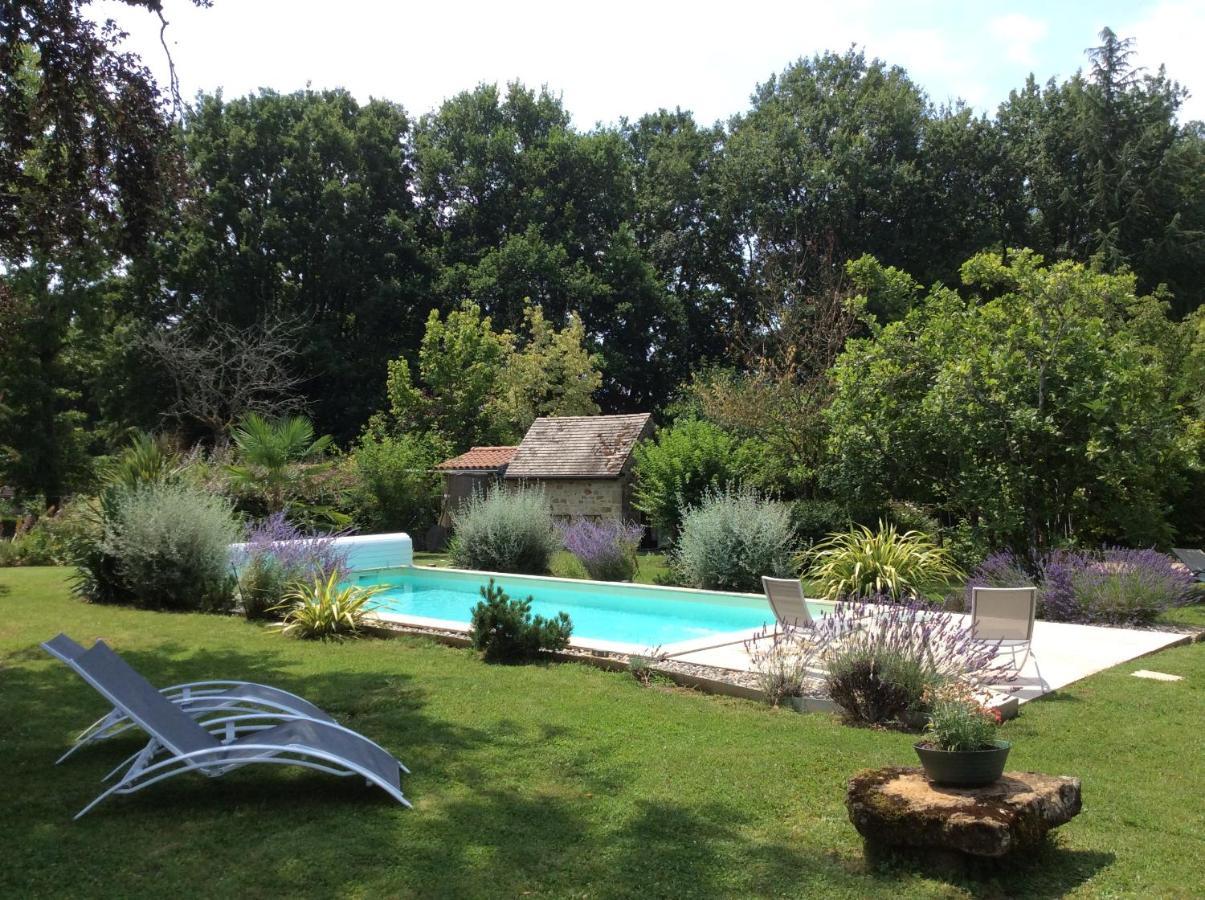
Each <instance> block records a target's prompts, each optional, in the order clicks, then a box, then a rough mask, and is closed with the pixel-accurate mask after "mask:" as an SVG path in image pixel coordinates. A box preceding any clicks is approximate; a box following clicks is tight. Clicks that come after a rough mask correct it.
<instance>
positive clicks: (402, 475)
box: [349, 434, 451, 535]
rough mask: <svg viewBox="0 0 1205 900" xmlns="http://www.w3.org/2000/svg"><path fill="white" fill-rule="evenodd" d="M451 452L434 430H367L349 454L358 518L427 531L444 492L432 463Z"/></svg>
mask: <svg viewBox="0 0 1205 900" xmlns="http://www.w3.org/2000/svg"><path fill="white" fill-rule="evenodd" d="M450 453H451V451H450V449H449V446H448V445H447V444H445V443H444V442H443V441H441V440H440V439H439V438H438V437H437V436H435V435H433V434H424V435H420V434H403V435H400V436H398V437H393V436H390V435H382V436H380V437H373V436H371V435H365V436H364V437H363V438H362V439H361V441H360V443H359V444H357V445H356V447H355V449H354V450H353V451H352V452H351V457H350V464H351V468H352V471H353V472H354V479H355V480H354V486H353V487H352V489H351V492H350V494H351V495H350V498H349V499H350V502H351V505H352V507H353V509H354V513H353V515H354V518H355V519H356V521H357V522H359V523H360V524H361V525H362V526H364V527H365V528H366V529H368V530H369V531H406V532H409V533H411V534H416V535H422V534H424V533H425V532H426V530H427V529H428V528H429V527H430V526H431V525H433V524H434V523H435V520H436V518H437V517H438V515H439V506H440V501H441V499H442V497H443V481H442V479H441V478H440V476H439V474H438V473H436V472H434V471H433V467H434V466H435V465H436V464H437V463H439V462H442V461H443V460H445V459H447V458H448V456H449V455H450Z"/></svg>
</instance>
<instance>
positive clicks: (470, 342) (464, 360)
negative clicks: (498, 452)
mask: <svg viewBox="0 0 1205 900" xmlns="http://www.w3.org/2000/svg"><path fill="white" fill-rule="evenodd" d="M585 340H586V335H585V331H584V330H583V328H582V324H581V320H580V319H578V318H577V317H576V316H570V318H569V323H568V325H567V326H566V327H565V328H564V329H562V330H560V331H558V330H557V329H556V328H555V327H553V324H552V323H551V322H549V321H548V320H547V319H546V318H545V317H544V312H543V310H542V309H541V308H540V307H538V306H527V307H525V309H524V311H523V328H522V329H521V330H520V332H519V333H518V334H516V333H512V332H511V331H503V332H501V333H498V332H495V331H494V329H493V321H492V319H491V318H490V317H489V316H483V315H482V313H481V308H480V307H479V306H478V305H477V304H476V303H471V302H468V301H466V302H464V303H462V304H461V305H460V307H459V308H457V309H454V310H452V311H451V312H449V313H448V315H447V318H446V319H442V318H440V315H439V313H438V311H436V310H432V311H431V315H430V316H429V317H428V319H427V329H426V331H425V332H424V334H423V343H422V347H421V348H420V349H419V358H418V368H419V375H420V378H421V384H417V385H416V384H415V382H414V377H413V375H412V373H411V369H410V364H409V363H408V362H407V361H406V359H405V358H400V359H395V360H393V361H392V362H390V363H389V378H388V384H387V393H388V395H389V412H388V414H387V415H382V416H377V417H376V419H375V420H374V422H373V423H372V427H371V429H370V430H371V431H373V432H374V433H376V434H389V433H395V434H396V433H399V432H402V431H405V432H411V433H413V432H424V433H429V434H433V435H435V436H436V437H437V438H438V439H440V440H443V441H446V442H448V443H449V444H450V446H452V447H453V448H468V447H470V446H473V445H476V444H498V443H501V442H504V441H517V440H519V439H520V438H521V437H522V436H523V434H524V432H526V431H527V429H528V427H529V426H530V425H531V423H532V422H533V421H535V419H536V417H537V416H545V415H561V416H573V415H591V414H594V413H597V412H598V405H597V404H596V403H595V402H594V400H593V394H594V393H595V391H597V390H598V387H599V385H600V383H601V376H600V375H599V373H598V369H597V360H596V359H595V358H594V357H593V356H591V354H590V353H589V352H588V351H587V350H586V348H585Z"/></svg>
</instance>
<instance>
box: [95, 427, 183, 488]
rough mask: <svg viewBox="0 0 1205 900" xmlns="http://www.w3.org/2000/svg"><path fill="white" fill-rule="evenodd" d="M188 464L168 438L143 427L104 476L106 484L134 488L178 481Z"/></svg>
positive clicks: (104, 471)
mask: <svg viewBox="0 0 1205 900" xmlns="http://www.w3.org/2000/svg"><path fill="white" fill-rule="evenodd" d="M186 468H187V467H186V466H185V465H184V462H183V460H181V459H180V455H179V454H178V453H176V452H175V451H174V450H172V449H171V448H170V447H169V446H168V445H167V442H166V441H164V440H163V439H162V438H160V437H156V436H155V435H153V434H148V433H147V432H145V431H140V432H136V433H135V434H134V435H133V436H132V437H131V438H130V443H129V445H128V446H126V447H125V449H123V450H122V451H121V452H120V453H118V454H117V455H116V456H115V457H114V458H113V459H112V460H111V461H110V463H109V464H108V466H106V467H105V469H104V470H103V480H104V484H105V486H106V487H115V488H125V489H129V490H134V489H136V488H139V487H142V486H143V485H146V484H164V483H167V482H171V481H176V480H177V479H178V478H179V476H180V475H181V474H182V473H183V472H184V471H185V469H186Z"/></svg>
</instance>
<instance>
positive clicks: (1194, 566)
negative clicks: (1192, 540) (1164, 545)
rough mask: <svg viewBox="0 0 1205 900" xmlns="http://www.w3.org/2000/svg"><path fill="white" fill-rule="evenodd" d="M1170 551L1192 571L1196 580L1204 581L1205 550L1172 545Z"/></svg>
mask: <svg viewBox="0 0 1205 900" xmlns="http://www.w3.org/2000/svg"><path fill="white" fill-rule="evenodd" d="M1172 553H1174V554H1176V559H1178V560H1180V562H1182V563H1183V564H1184V566H1185V568H1187V569H1188V571H1190V572H1192V575H1193V577H1194V578H1195V579H1197V581H1200V582H1203V583H1205V551H1203V550H1191V549H1188V548H1185V547H1173V548H1172Z"/></svg>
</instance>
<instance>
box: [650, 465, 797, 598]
mask: <svg viewBox="0 0 1205 900" xmlns="http://www.w3.org/2000/svg"><path fill="white" fill-rule="evenodd" d="M794 544H795V534H794V530H793V529H792V527H791V510H790V507H789V506H788V505H787V504H785V503H779V502H778V501H775V500H767V499H765V498H763V497H761V496H760V495H759V494H758V493H757V492H756V491H753V490H752V489H749V488H741V489H727V488H725V489H724V490H721V491H712V492H709V493H708V494H707V495H706V496H705V497H704V499H703V501H702V502H701V503H700V504H699V505H698V506H691V507H688V508H687V509H686V511H685V512H684V513H683V516H682V532H681V534H680V535H679V536H678V539H677V541H676V542H675V544H674V550H673V556H672V561H673V565H674V568H675V569H676V570H677V571H678V574H679V575H680V576H681V577H682V580H683V581H684V582H685V583H686V584H688V585H691V586H692V587H698V588H704V589H707V590H737V591H760V590H761V578H762V576H763V575H773V576H778V577H785V576H789V575H793V574H795V571H794V565H793V563H792V556H793V555H794Z"/></svg>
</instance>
